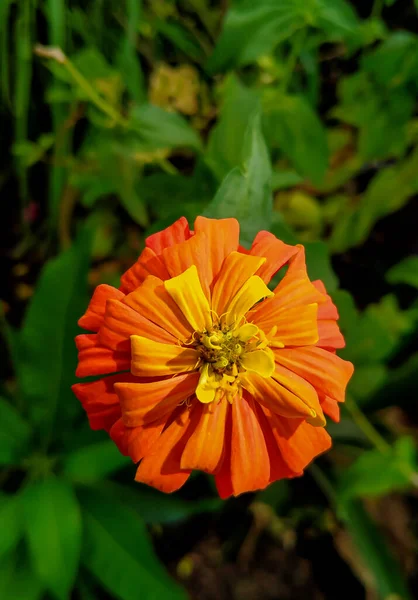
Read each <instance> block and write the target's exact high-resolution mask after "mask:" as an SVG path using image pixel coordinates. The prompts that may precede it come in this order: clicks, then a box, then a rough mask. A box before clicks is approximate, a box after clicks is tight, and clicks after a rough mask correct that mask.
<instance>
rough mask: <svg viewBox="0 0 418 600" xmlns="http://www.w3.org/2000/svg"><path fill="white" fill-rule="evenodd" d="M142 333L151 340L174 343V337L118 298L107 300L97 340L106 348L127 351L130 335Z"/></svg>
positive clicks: (129, 344) (129, 345)
mask: <svg viewBox="0 0 418 600" xmlns="http://www.w3.org/2000/svg"><path fill="white" fill-rule="evenodd" d="M134 334H135V335H143V336H146V337H148V338H150V339H151V340H157V341H161V342H167V343H176V341H177V340H176V338H175V337H174V336H172V335H171V334H169V333H168V332H167V331H165V330H164V329H162V328H161V327H158V325H155V324H154V323H151V321H148V319H146V318H145V317H143V316H142V315H140V314H139V313H137V312H136V311H135V310H133V309H132V308H130V307H129V306H127V305H126V304H123V303H122V302H120V301H119V300H108V301H107V303H106V312H105V316H104V321H103V325H102V327H101V328H100V331H99V334H98V335H99V340H100V342H101V343H102V344H103V345H104V346H107V347H108V348H112V349H113V350H121V351H125V352H129V350H130V347H131V342H130V336H131V335H134Z"/></svg>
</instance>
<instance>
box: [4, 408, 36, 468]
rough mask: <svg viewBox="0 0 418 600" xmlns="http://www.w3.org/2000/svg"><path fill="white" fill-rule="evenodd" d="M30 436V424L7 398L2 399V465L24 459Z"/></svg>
mask: <svg viewBox="0 0 418 600" xmlns="http://www.w3.org/2000/svg"><path fill="white" fill-rule="evenodd" d="M29 435H30V427H29V425H28V423H26V421H25V420H24V419H23V418H22V417H21V416H20V414H19V412H18V411H17V410H16V408H15V407H14V406H13V405H12V404H11V403H10V402H9V401H8V400H6V398H2V397H0V465H7V464H9V463H13V462H14V461H18V460H19V459H21V458H22V456H23V454H24V452H25V449H26V446H27V442H28V439H29Z"/></svg>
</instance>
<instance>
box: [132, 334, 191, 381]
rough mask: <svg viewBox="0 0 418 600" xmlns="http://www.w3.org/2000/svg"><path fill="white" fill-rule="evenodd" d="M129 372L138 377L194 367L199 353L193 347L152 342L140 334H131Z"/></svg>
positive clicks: (185, 370)
mask: <svg viewBox="0 0 418 600" xmlns="http://www.w3.org/2000/svg"><path fill="white" fill-rule="evenodd" d="M131 351H132V362H131V373H132V374H133V375H137V376H138V377H164V376H167V375H175V374H176V373H185V372H187V371H192V370H194V369H195V368H196V365H197V362H198V360H199V355H198V353H197V352H196V350H194V349H193V348H182V347H181V346H175V345H174V344H161V343H160V342H153V341H152V340H149V339H147V338H145V337H142V336H140V335H132V336H131Z"/></svg>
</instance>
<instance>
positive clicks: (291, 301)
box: [253, 246, 326, 323]
mask: <svg viewBox="0 0 418 600" xmlns="http://www.w3.org/2000/svg"><path fill="white" fill-rule="evenodd" d="M298 248H299V252H298V253H297V254H296V255H295V256H294V257H293V258H292V259H291V260H290V263H289V268H288V269H287V272H286V274H285V276H284V277H283V279H282V280H281V281H280V283H279V285H278V286H277V287H276V289H275V290H274V297H273V298H270V299H268V300H265V301H264V302H263V303H262V304H260V306H259V307H258V308H256V309H255V310H254V312H253V319H254V321H257V323H261V322H262V321H264V320H268V319H269V318H270V315H271V314H273V313H276V312H277V311H279V310H282V309H284V308H290V307H291V308H295V307H297V306H306V305H308V304H318V305H321V304H324V303H325V302H326V298H325V297H324V295H323V294H321V293H320V292H319V291H318V290H317V289H316V288H315V286H314V285H313V284H312V283H311V281H310V280H309V277H308V274H307V272H306V264H305V250H304V248H303V247H302V246H298Z"/></svg>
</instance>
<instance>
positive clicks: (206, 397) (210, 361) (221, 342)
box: [194, 323, 274, 404]
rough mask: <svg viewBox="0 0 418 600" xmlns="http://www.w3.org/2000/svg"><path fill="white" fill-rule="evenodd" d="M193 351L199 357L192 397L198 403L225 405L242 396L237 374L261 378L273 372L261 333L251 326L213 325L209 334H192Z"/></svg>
mask: <svg viewBox="0 0 418 600" xmlns="http://www.w3.org/2000/svg"><path fill="white" fill-rule="evenodd" d="M194 339H195V344H194V346H195V348H196V350H197V351H198V353H199V356H200V365H199V366H200V379H199V383H198V386H197V388H196V396H197V398H198V400H200V402H203V403H205V404H206V403H209V402H213V401H214V400H221V399H222V398H223V397H226V399H227V400H228V401H229V402H232V400H233V398H234V397H235V396H236V395H237V394H238V395H240V394H241V393H242V390H241V385H240V381H239V378H240V374H241V373H243V372H245V371H247V370H252V371H256V372H258V373H259V374H261V375H262V376H270V375H271V374H272V373H273V371H274V357H273V353H272V351H271V350H270V349H269V348H268V347H267V346H268V340H267V338H266V336H265V335H264V333H263V332H262V331H261V330H260V329H259V328H258V327H257V326H256V325H253V324H252V323H246V324H244V325H241V326H237V325H236V324H235V325H233V326H227V325H214V326H213V328H212V329H210V330H209V331H203V332H195V334H194Z"/></svg>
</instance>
